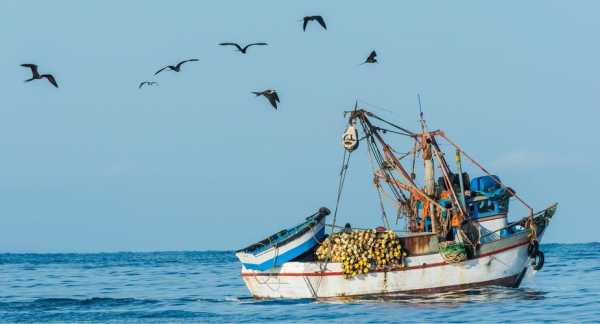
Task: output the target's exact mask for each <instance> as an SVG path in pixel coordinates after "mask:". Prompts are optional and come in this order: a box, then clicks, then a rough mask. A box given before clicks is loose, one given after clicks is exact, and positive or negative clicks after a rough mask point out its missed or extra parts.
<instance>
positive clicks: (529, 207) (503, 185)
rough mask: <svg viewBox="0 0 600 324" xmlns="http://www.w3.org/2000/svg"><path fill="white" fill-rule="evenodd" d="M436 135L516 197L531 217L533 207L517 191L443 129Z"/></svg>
mask: <svg viewBox="0 0 600 324" xmlns="http://www.w3.org/2000/svg"><path fill="white" fill-rule="evenodd" d="M438 135H439V136H440V137H442V138H443V139H445V140H446V141H447V142H448V143H450V145H452V146H454V148H456V149H457V150H458V151H459V152H461V153H462V154H463V155H464V156H465V157H466V158H467V159H468V160H469V161H471V163H473V164H475V165H476V166H477V167H478V168H479V169H481V171H483V172H484V173H485V174H486V175H488V176H490V177H491V178H492V179H493V180H494V181H495V182H496V183H497V184H498V185H500V186H501V187H502V188H504V189H506V190H507V191H508V192H509V193H510V194H511V195H512V196H513V197H515V198H517V200H519V202H520V203H521V204H523V206H525V208H527V209H529V215H530V216H531V217H532V216H533V208H531V206H529V204H527V203H526V202H525V200H523V199H522V198H521V197H520V196H519V195H517V193H516V192H515V191H514V190H512V188H510V187H507V186H506V185H505V184H504V183H502V181H500V180H498V179H497V178H496V177H493V176H492V174H491V173H490V172H489V171H488V170H486V169H485V168H484V167H483V166H482V165H481V164H479V162H477V161H475V159H473V158H472V157H471V156H470V155H469V154H467V152H465V151H464V150H463V149H462V148H461V147H460V146H458V144H456V143H454V142H453V141H452V140H451V139H449V138H448V137H447V136H446V134H445V133H444V132H443V131H441V130H440V131H438Z"/></svg>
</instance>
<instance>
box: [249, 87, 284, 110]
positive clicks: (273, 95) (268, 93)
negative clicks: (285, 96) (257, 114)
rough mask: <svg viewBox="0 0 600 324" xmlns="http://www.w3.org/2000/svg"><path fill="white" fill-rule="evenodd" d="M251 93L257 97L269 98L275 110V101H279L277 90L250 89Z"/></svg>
mask: <svg viewBox="0 0 600 324" xmlns="http://www.w3.org/2000/svg"><path fill="white" fill-rule="evenodd" d="M252 93H253V94H255V95H256V96H257V97H258V96H263V97H265V98H267V99H268V100H269V102H270V103H271V106H273V108H275V110H277V103H278V102H279V96H278V95H277V92H276V91H275V90H271V89H268V90H265V91H262V92H256V91H252Z"/></svg>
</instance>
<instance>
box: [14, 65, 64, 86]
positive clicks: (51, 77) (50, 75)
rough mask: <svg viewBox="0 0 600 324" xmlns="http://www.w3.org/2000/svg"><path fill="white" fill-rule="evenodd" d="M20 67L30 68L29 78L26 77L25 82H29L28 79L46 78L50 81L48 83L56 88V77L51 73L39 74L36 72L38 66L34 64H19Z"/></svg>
mask: <svg viewBox="0 0 600 324" xmlns="http://www.w3.org/2000/svg"><path fill="white" fill-rule="evenodd" d="M21 66H22V67H27V68H30V69H31V74H32V76H31V79H27V80H25V82H29V81H33V80H41V79H43V78H46V79H48V81H50V83H52V85H53V86H55V87H57V88H58V83H56V79H54V76H53V75H52V74H39V73H38V66H37V65H35V64H21Z"/></svg>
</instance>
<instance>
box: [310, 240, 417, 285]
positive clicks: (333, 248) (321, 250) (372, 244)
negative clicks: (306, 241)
mask: <svg viewBox="0 0 600 324" xmlns="http://www.w3.org/2000/svg"><path fill="white" fill-rule="evenodd" d="M330 253H331V254H330ZM315 255H316V257H317V260H319V261H329V262H336V263H341V264H342V269H343V272H344V274H345V275H346V277H347V278H350V277H354V276H357V275H359V274H366V273H368V272H369V271H372V270H382V269H388V268H395V267H400V266H402V258H403V257H404V256H406V253H405V252H404V251H402V246H401V245H400V240H399V239H398V236H397V235H396V233H395V232H394V231H383V232H378V231H375V230H366V231H352V232H349V233H347V232H339V233H334V234H332V235H331V236H329V237H328V238H327V239H325V241H323V243H322V244H321V245H320V246H319V247H318V248H317V250H316V251H315ZM329 255H330V257H329Z"/></svg>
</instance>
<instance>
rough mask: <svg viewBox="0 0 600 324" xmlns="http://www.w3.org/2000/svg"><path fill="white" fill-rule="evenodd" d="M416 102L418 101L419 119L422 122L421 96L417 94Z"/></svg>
mask: <svg viewBox="0 0 600 324" xmlns="http://www.w3.org/2000/svg"><path fill="white" fill-rule="evenodd" d="M417 100H418V101H419V117H421V120H423V109H421V94H419V93H417Z"/></svg>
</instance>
